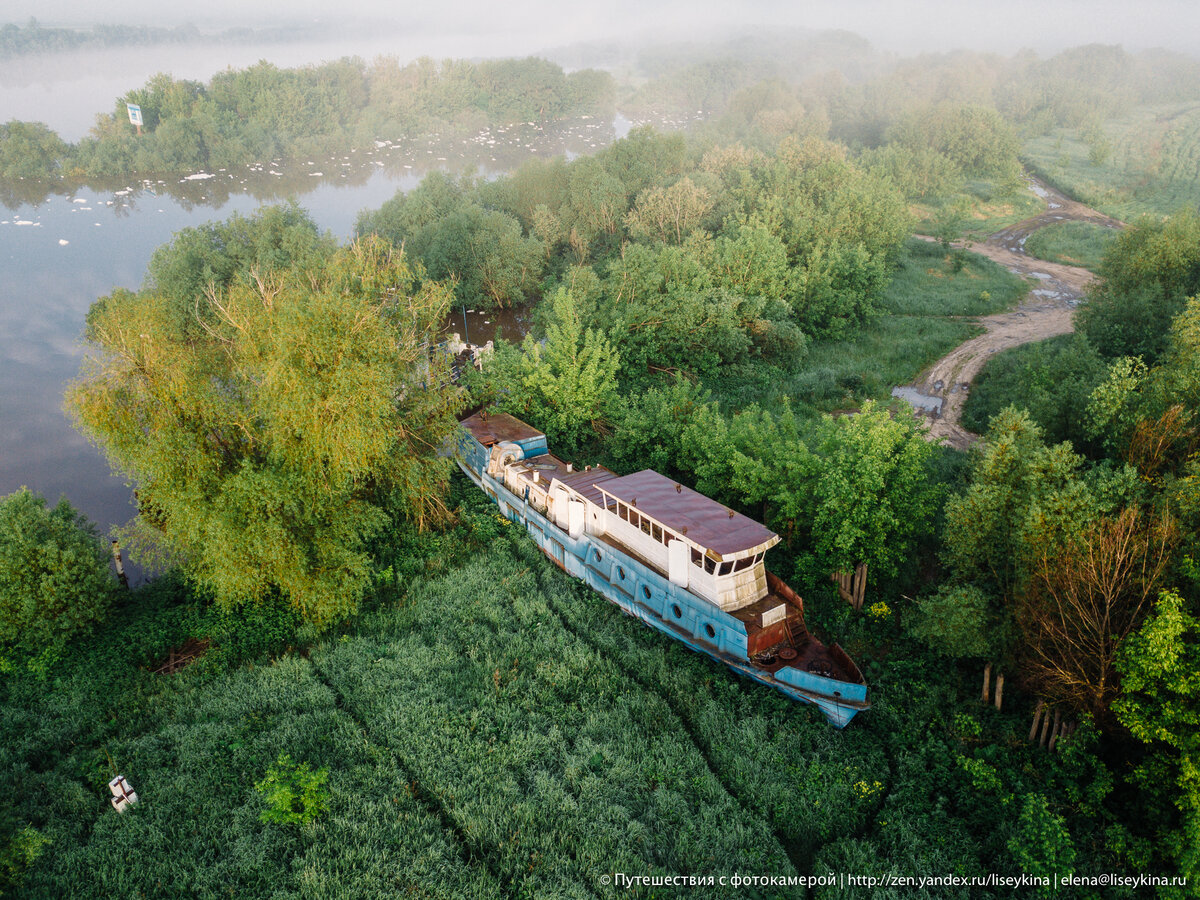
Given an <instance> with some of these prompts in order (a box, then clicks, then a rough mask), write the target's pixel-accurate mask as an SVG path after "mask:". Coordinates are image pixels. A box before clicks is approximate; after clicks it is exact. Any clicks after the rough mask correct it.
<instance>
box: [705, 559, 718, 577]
mask: <svg viewBox="0 0 1200 900" xmlns="http://www.w3.org/2000/svg"><path fill="white" fill-rule="evenodd" d="M716 570H717V561H716V560H715V559H713V558H712V557H711V556H705V557H704V571H705V572H707V573H708V574H709V575H711V574H712V573H713V572H715V571H716Z"/></svg>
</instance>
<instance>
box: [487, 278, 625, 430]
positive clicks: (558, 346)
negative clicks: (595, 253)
mask: <svg viewBox="0 0 1200 900" xmlns="http://www.w3.org/2000/svg"><path fill="white" fill-rule="evenodd" d="M549 302H550V309H551V316H550V320H549V322H548V324H547V326H546V340H545V342H544V343H542V342H539V341H538V340H536V339H535V338H534V337H533V335H532V334H529V335H526V337H525V341H524V343H523V344H522V345H521V350H522V352H521V353H520V354H519V355H513V356H511V357H509V358H507V359H505V358H503V357H502V358H501V359H500V360H498V363H499V364H498V365H497V366H494V367H493V376H492V377H493V383H494V384H497V385H499V386H500V388H501V390H507V391H508V395H507V397H505V398H504V399H503V400H502V405H503V406H504V407H505V408H506V409H510V410H511V411H512V412H514V413H516V414H517V415H519V416H521V417H522V418H524V419H526V420H527V421H528V422H529V423H530V424H531V425H534V426H535V427H538V428H540V429H542V430H543V431H545V432H546V434H547V435H549V436H550V437H551V440H552V444H553V446H556V447H563V448H564V449H565V450H568V451H576V450H578V449H579V448H580V447H582V446H583V445H584V444H585V442H586V441H587V440H588V439H589V438H594V437H595V435H596V433H597V432H598V431H599V430H600V429H602V428H604V427H605V425H606V422H607V420H608V418H609V416H610V415H611V411H612V409H613V406H614V403H615V402H616V398H617V372H618V371H619V370H620V365H621V360H620V356H619V354H618V353H617V351H616V350H615V349H614V348H613V346H612V345H611V344H610V343H609V342H608V340H607V339H606V338H605V337H604V336H603V335H602V334H601V333H599V332H598V331H596V330H594V329H592V328H586V327H585V326H584V323H583V319H582V317H581V316H580V314H579V309H578V306H577V304H576V301H575V298H574V297H573V296H572V294H571V292H570V291H568V290H566V289H564V288H560V289H559V290H558V291H556V292H555V293H554V295H553V296H552V297H551V298H550V301H549Z"/></svg>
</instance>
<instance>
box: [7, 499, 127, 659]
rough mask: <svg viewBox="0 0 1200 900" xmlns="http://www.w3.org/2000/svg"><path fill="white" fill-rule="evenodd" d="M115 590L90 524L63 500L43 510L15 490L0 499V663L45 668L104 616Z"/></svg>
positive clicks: (39, 502) (41, 502)
mask: <svg viewBox="0 0 1200 900" xmlns="http://www.w3.org/2000/svg"><path fill="white" fill-rule="evenodd" d="M115 588H116V582H115V580H114V579H113V577H112V574H111V573H110V571H109V560H108V553H107V551H106V548H105V547H103V546H102V545H101V543H100V540H99V538H98V536H97V534H96V528H95V526H94V525H92V524H91V523H89V522H88V521H87V519H85V518H84V517H83V516H81V515H80V514H79V513H77V512H76V511H75V510H74V509H73V508H72V506H71V504H70V503H68V502H67V501H66V499H65V498H64V499H62V500H60V501H59V502H58V505H57V506H55V507H53V508H52V509H47V508H46V501H45V499H44V498H42V497H39V496H37V495H35V494H33V493H31V492H30V491H29V490H27V489H24V488H22V489H21V490H19V491H17V492H16V493H15V494H9V495H8V496H7V497H5V498H4V499H3V501H0V650H2V652H3V654H4V656H3V657H0V662H4V663H7V664H9V665H11V664H12V662H13V661H14V660H16V659H20V660H33V663H32V664H33V666H34V667H35V668H45V667H46V666H48V665H50V664H51V663H52V662H53V660H54V658H55V657H56V656H57V655H58V654H59V653H60V652H61V650H62V648H63V646H64V645H65V644H66V643H67V641H69V640H70V639H71V638H73V637H76V636H77V635H80V634H85V633H86V632H88V631H90V630H91V629H92V627H93V626H95V624H96V623H97V622H99V621H101V620H102V619H103V618H104V615H105V613H106V611H107V610H108V607H109V605H110V604H111V603H112V600H113V595H114V592H115Z"/></svg>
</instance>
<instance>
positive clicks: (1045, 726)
mask: <svg viewBox="0 0 1200 900" xmlns="http://www.w3.org/2000/svg"><path fill="white" fill-rule="evenodd" d="M1048 740H1050V711H1049V710H1046V715H1045V716H1044V717H1043V718H1042V736H1041V739H1040V740H1039V741H1038V746H1039V747H1045V746H1046V741H1048Z"/></svg>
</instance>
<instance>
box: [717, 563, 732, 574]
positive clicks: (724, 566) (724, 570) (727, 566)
mask: <svg viewBox="0 0 1200 900" xmlns="http://www.w3.org/2000/svg"><path fill="white" fill-rule="evenodd" d="M732 571H733V563H731V562H723V563H721V567H720V568H719V569H718V570H717V574H718V575H728V574H729V573H730V572H732Z"/></svg>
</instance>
